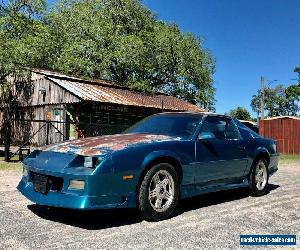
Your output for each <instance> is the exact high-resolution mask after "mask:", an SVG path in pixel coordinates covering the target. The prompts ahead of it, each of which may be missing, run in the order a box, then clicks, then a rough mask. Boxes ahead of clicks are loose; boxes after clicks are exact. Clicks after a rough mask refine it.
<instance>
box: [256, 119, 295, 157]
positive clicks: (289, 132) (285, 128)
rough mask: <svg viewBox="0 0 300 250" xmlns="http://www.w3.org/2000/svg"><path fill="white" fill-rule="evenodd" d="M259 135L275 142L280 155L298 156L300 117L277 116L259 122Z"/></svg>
mask: <svg viewBox="0 0 300 250" xmlns="http://www.w3.org/2000/svg"><path fill="white" fill-rule="evenodd" d="M259 133H260V134H261V135H262V136H264V137H269V138H273V139H274V140H276V141H277V146H278V151H279V152H280V153H284V154H300V117H298V116H278V117H271V118H267V119H264V120H260V122H259Z"/></svg>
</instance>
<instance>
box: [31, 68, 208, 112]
mask: <svg viewBox="0 0 300 250" xmlns="http://www.w3.org/2000/svg"><path fill="white" fill-rule="evenodd" d="M33 72H34V73H38V74H42V75H44V76H45V77H46V78H47V79H49V80H50V81H52V82H54V83H56V84H57V85H59V86H61V87H62V88H64V89H66V90H67V91H69V92H70V93H72V94H73V95H75V96H77V97H79V98H80V99H81V100H85V101H95V102H105V103H114V104H120V105H131V106H143V107H149V108H157V109H162V108H163V109H165V110H181V111H205V110H204V109H202V108H199V107H197V106H196V105H193V104H190V103H188V102H186V101H183V100H180V99H178V98H176V97H173V96H169V95H165V94H163V93H156V94H153V95H150V94H144V93H142V92H138V91H134V90H132V89H130V88H128V87H124V86H120V85H117V84H114V83H112V82H109V81H106V80H91V81H88V80H83V79H80V78H76V77H69V76H67V75H63V74H60V73H56V72H52V71H47V70H33Z"/></svg>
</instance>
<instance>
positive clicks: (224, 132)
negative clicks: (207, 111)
mask: <svg viewBox="0 0 300 250" xmlns="http://www.w3.org/2000/svg"><path fill="white" fill-rule="evenodd" d="M201 132H209V133H213V134H214V136H215V137H216V138H217V139H238V138H239V134H238V132H237V130H236V127H235V124H234V122H233V121H232V120H230V119H227V118H225V117H218V116H209V117H207V118H206V119H205V121H204V122H203V126H202V128H201Z"/></svg>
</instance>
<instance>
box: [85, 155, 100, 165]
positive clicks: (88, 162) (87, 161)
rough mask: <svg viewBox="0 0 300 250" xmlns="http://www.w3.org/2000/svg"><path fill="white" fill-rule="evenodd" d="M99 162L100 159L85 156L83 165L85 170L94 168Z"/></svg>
mask: <svg viewBox="0 0 300 250" xmlns="http://www.w3.org/2000/svg"><path fill="white" fill-rule="evenodd" d="M100 162H101V158H98V157H95V156H85V157H84V163H83V165H84V167H86V168H95V167H96V166H97V165H99V163H100Z"/></svg>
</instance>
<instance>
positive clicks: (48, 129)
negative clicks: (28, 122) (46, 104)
mask: <svg viewBox="0 0 300 250" xmlns="http://www.w3.org/2000/svg"><path fill="white" fill-rule="evenodd" d="M46 124H47V125H46V145H49V132H50V122H49V121H48V120H47V121H46Z"/></svg>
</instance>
